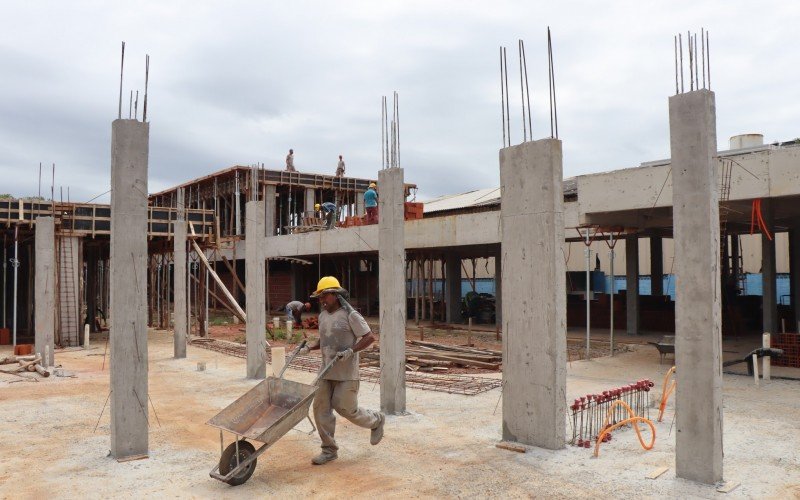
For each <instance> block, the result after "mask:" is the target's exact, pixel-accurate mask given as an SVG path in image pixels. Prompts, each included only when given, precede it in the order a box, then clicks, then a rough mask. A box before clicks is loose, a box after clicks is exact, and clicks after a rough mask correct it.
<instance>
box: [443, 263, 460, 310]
mask: <svg viewBox="0 0 800 500" xmlns="http://www.w3.org/2000/svg"><path fill="white" fill-rule="evenodd" d="M444 265H445V274H446V276H445V282H444V284H445V300H446V301H447V322H448V323H461V256H459V255H458V254H456V253H451V254H448V255H447V257H446V258H445V264H444Z"/></svg>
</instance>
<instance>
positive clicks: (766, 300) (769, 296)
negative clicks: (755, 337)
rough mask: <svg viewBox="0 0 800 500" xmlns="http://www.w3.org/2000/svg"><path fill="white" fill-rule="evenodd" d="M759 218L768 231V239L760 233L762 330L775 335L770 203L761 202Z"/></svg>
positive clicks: (774, 278) (776, 313)
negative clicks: (762, 220)
mask: <svg viewBox="0 0 800 500" xmlns="http://www.w3.org/2000/svg"><path fill="white" fill-rule="evenodd" d="M761 217H762V218H763V219H764V223H765V224H766V225H767V228H768V229H769V231H770V235H769V237H768V236H767V234H766V233H765V232H763V231H762V232H761V289H762V290H763V295H762V297H761V300H762V302H761V309H762V314H763V315H762V329H763V331H764V332H768V333H775V332H779V331H780V330H779V329H778V285H777V282H776V273H777V270H776V257H775V229H774V228H775V225H774V223H773V209H772V201H771V200H770V199H764V200H762V202H761Z"/></svg>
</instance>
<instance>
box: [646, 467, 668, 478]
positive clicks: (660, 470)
mask: <svg viewBox="0 0 800 500" xmlns="http://www.w3.org/2000/svg"><path fill="white" fill-rule="evenodd" d="M668 470H669V467H659V468H658V469H656V470H654V471H652V472H650V473H649V474H647V475H646V476H645V477H646V478H647V479H657V478H658V477H660V476H661V475H662V474H663V473H665V472H667V471H668Z"/></svg>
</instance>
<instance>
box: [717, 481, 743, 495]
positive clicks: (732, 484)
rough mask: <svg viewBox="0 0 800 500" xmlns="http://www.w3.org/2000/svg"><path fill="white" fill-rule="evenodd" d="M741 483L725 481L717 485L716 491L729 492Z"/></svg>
mask: <svg viewBox="0 0 800 500" xmlns="http://www.w3.org/2000/svg"><path fill="white" fill-rule="evenodd" d="M740 484H741V483H739V482H738V481H725V482H724V483H722V484H721V485H719V487H717V491H719V492H720V493H730V492H731V491H733V490H735V489H736V488H738V487H739V485H740Z"/></svg>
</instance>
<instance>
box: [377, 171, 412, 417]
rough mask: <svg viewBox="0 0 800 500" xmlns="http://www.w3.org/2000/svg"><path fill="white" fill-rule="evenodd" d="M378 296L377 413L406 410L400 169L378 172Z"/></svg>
mask: <svg viewBox="0 0 800 500" xmlns="http://www.w3.org/2000/svg"><path fill="white" fill-rule="evenodd" d="M378 178H379V179H380V181H379V182H380V185H381V197H380V198H379V202H378V203H379V206H380V208H379V210H378V296H379V300H380V325H381V328H380V335H381V340H380V349H381V411H383V412H384V413H389V414H393V415H397V414H402V413H404V412H405V411H406V287H405V281H406V250H405V240H404V238H405V236H404V234H405V233H404V230H405V228H404V225H403V224H404V210H403V208H404V207H403V203H404V202H405V192H404V190H405V188H404V185H403V169H402V168H387V169H383V170H381V171H380V172H379V173H378Z"/></svg>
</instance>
